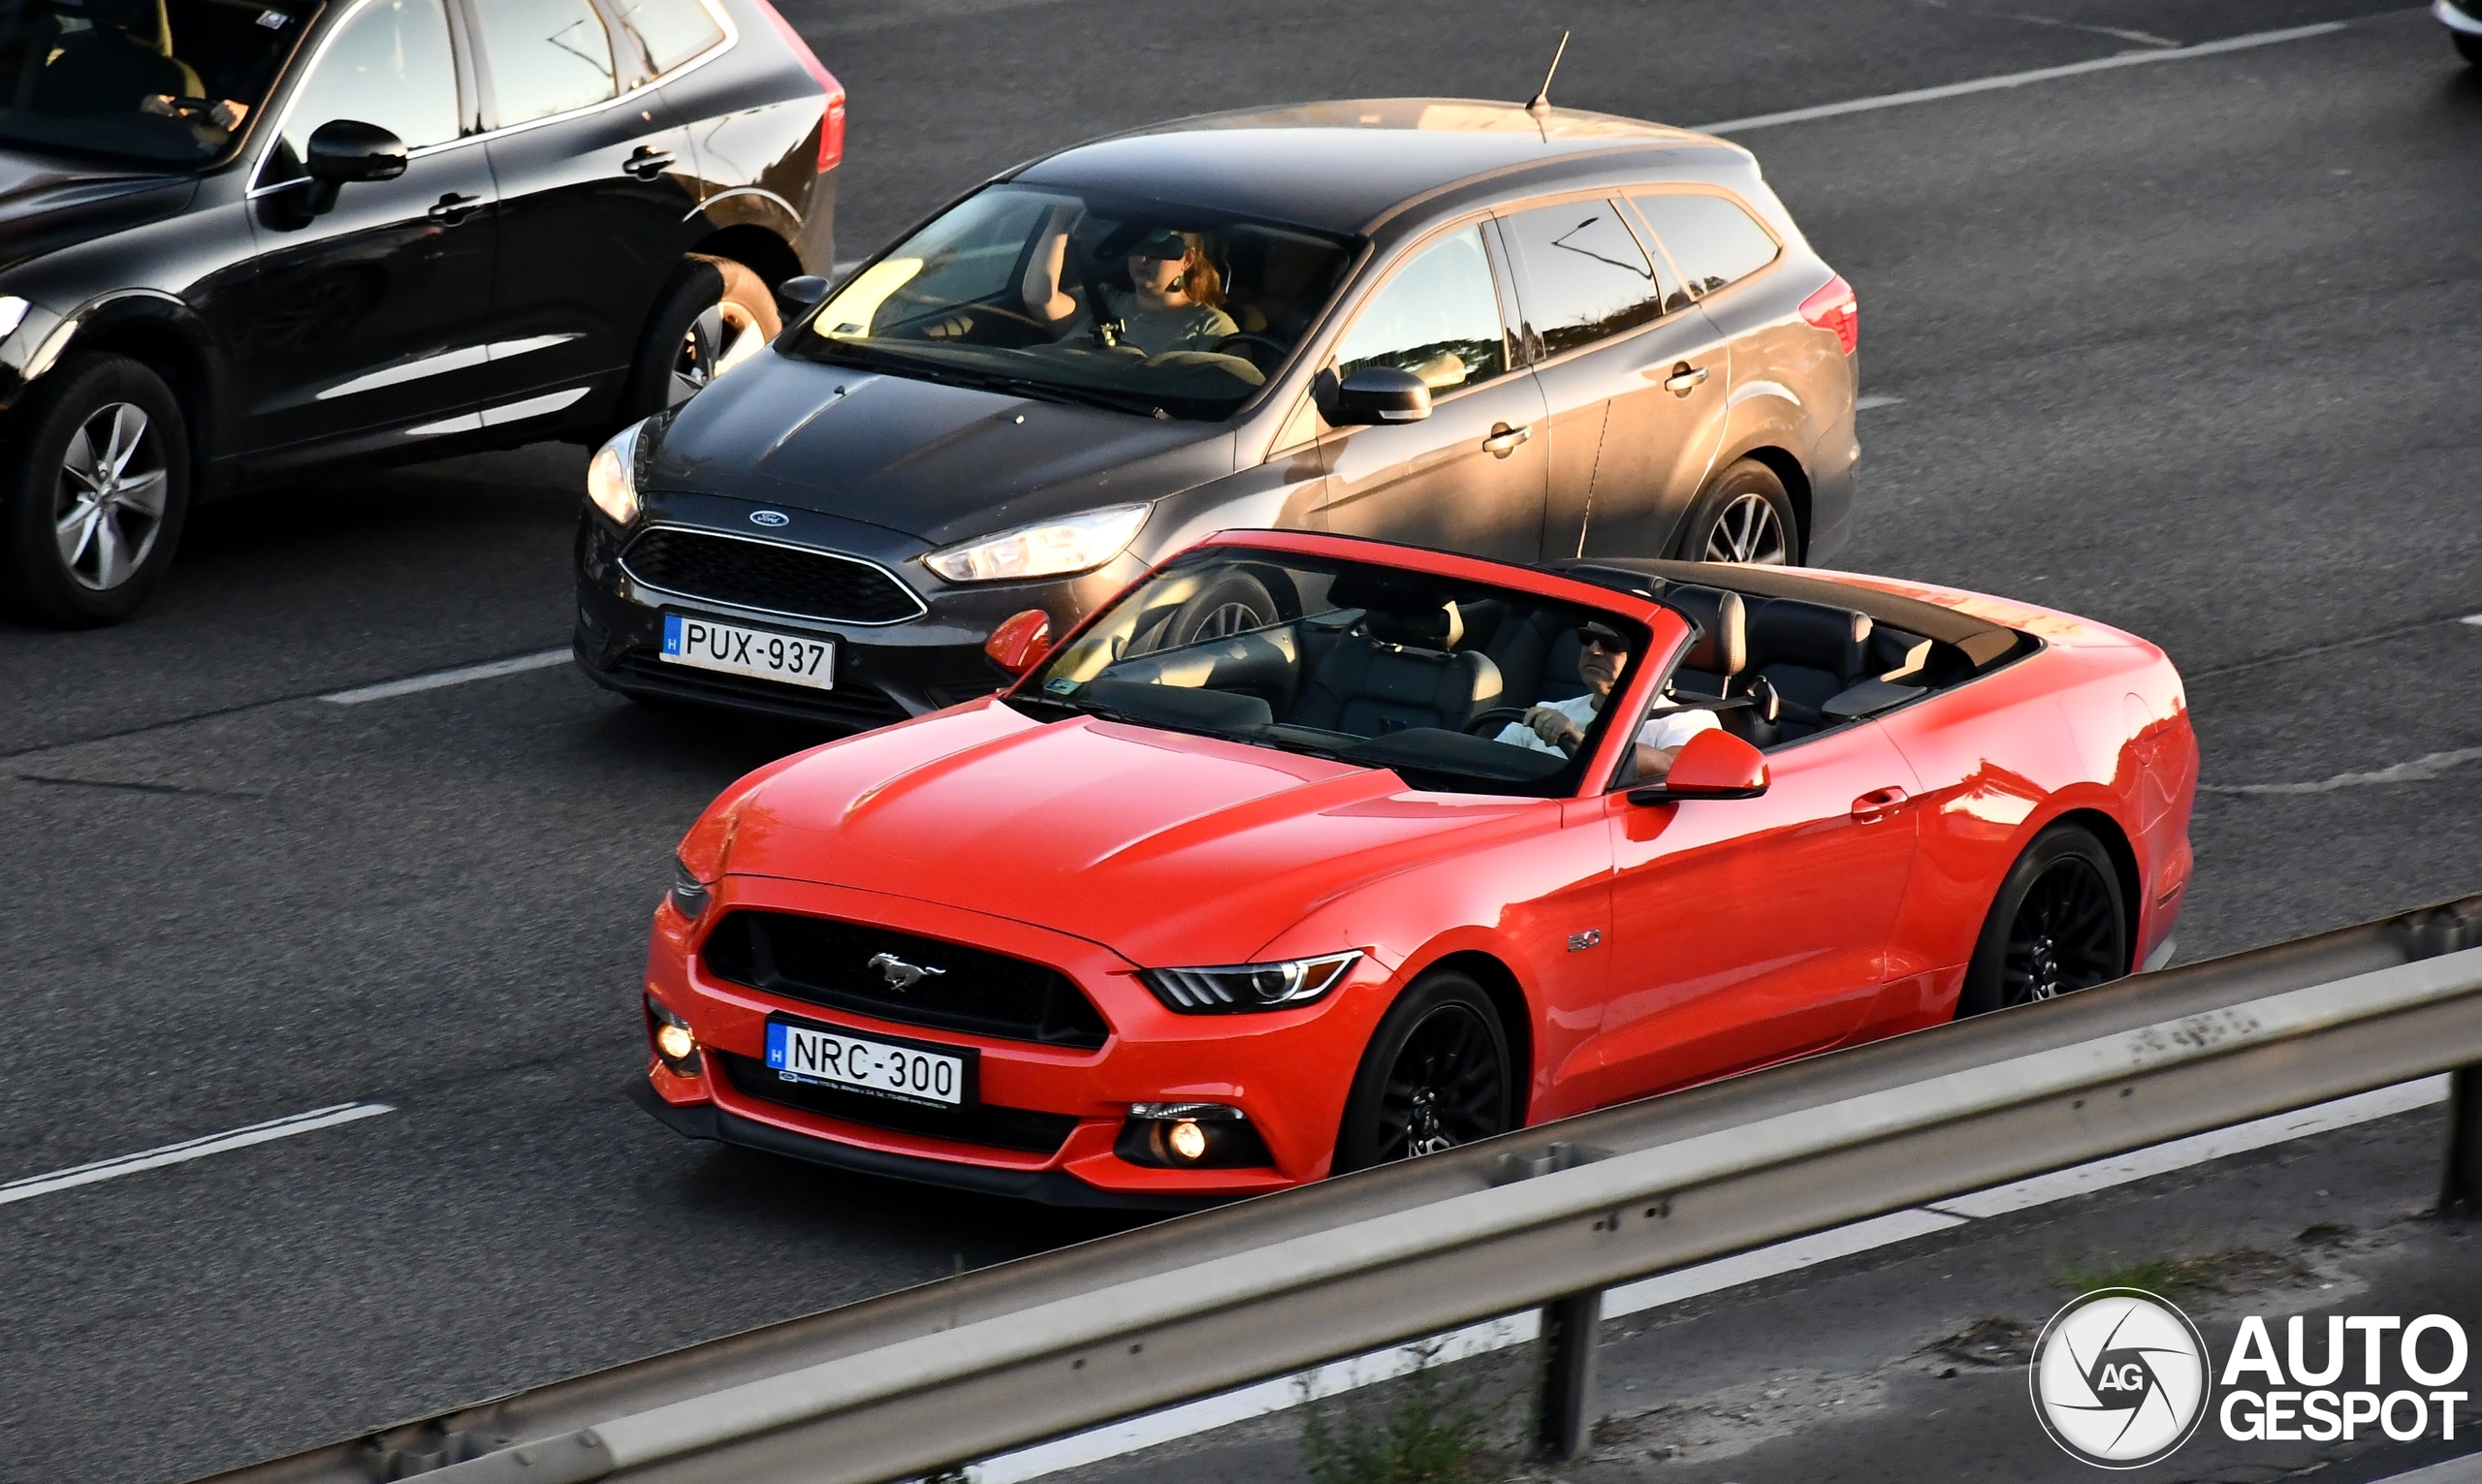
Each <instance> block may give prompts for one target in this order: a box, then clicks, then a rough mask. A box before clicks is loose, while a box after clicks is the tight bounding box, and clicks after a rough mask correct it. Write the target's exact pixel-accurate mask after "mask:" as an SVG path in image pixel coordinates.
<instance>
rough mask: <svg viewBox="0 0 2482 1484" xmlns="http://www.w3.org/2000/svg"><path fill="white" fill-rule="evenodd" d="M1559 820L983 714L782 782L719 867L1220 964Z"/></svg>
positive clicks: (836, 750)
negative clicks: (1360, 898)
mask: <svg viewBox="0 0 2482 1484" xmlns="http://www.w3.org/2000/svg"><path fill="white" fill-rule="evenodd" d="M1557 807H1558V805H1556V804H1551V803H1547V802H1546V801H1543V800H1535V799H1499V798H1479V797H1470V798H1469V797H1462V796H1444V795H1433V794H1417V793H1414V792H1412V791H1411V790H1409V789H1408V788H1407V787H1406V785H1405V783H1404V781H1403V780H1402V779H1401V778H1399V777H1398V776H1397V775H1396V774H1393V773H1390V772H1387V771H1385V770H1382V769H1369V768H1356V767H1352V766H1350V765H1348V764H1344V763H1338V762H1333V761H1330V760H1327V759H1323V758H1314V757H1303V756H1297V755H1294V754H1290V753H1285V752H1279V751H1276V750H1274V749H1272V748H1266V747H1253V746H1247V745H1243V744H1241V743H1237V742H1223V741H1220V740H1217V739H1213V738H1202V737H1193V736H1189V735H1186V734H1181V733H1169V732H1159V731H1154V730H1150V729H1147V728H1143V727H1135V726H1130V725H1126V724H1123V723H1119V722H1112V721H1104V720H1100V719H1098V718H1093V717H1074V718H1070V719H1066V720H1061V721H1053V722H1036V721H1034V720H1032V719H1031V718H1029V717H1027V716H1025V715H1023V714H1021V713H1019V712H1018V711H1016V710H1012V709H1011V708H1009V707H1008V706H1007V705H1006V704H1005V703H1003V702H1000V701H997V700H994V701H986V702H983V703H981V704H979V705H976V706H971V707H967V708H962V709H960V710H952V711H943V712H939V713H936V714H934V715H931V716H927V717H924V718H922V719H921V720H919V721H915V722H912V723H908V724H906V725H901V726H896V727H890V728H888V729H886V730H883V731H879V732H875V733H870V734H867V735H865V736H862V737H857V738H852V739H849V740H847V741H844V742H834V743H830V744H829V745H827V746H825V747H822V748H820V749H818V750H817V751H815V752H813V753H811V754H810V755H808V756H807V757H804V758H802V759H800V760H799V761H797V762H794V763H792V764H791V765H790V766H788V767H785V768H783V769H782V771H780V772H778V773H776V774H774V775H773V776H772V777H770V778H768V779H767V781H765V782H764V783H762V784H760V785H759V786H758V787H757V788H756V789H755V790H754V791H753V792H751V793H750V794H749V795H748V798H747V800H746V802H745V803H744V804H743V805H742V806H741V811H740V817H739V819H738V821H737V822H736V823H735V825H734V826H733V835H732V845H731V849H730V853H729V856H728V857H727V860H726V863H725V866H726V869H727V870H728V871H729V872H731V873H732V874H735V875H759V876H772V877H779V878H790V879H795V880H806V881H817V882H823V883H827V884H831V885H835V886H842V887H851V888H856V889H860V890H864V891H872V892H879V893H885V894H888V895H891V896H898V897H907V898H912V899H914V900H924V901H936V902H939V903H940V904H943V905H947V906H954V907H961V908H964V909H967V910H970V911H974V912H982V913H987V914H990V915H993V916H997V917H1004V918H1009V919H1013V920H1015V921H1019V922H1025V923H1030V924H1033V925H1034V926H1037V927H1042V928H1047V929H1050V930H1052V931H1059V932H1067V933H1071V934H1074V935H1076V936H1079V937H1083V938H1086V939H1088V940H1089V941H1092V942H1097V943H1100V944H1102V945H1104V946H1105V947H1107V948H1110V949H1112V950H1114V951H1115V952H1117V953H1119V954H1120V955H1121V956H1122V957H1124V958H1126V959H1128V960H1130V962H1132V963H1137V964H1140V965H1142V966H1171V965H1181V964H1199V963H1246V962H1250V961H1251V960H1253V958H1254V957H1255V956H1257V955H1258V954H1259V953H1260V952H1261V951H1262V950H1263V949H1265V948H1267V947H1268V946H1269V945H1270V943H1271V942H1272V941H1273V940H1274V939H1275V938H1276V936H1277V935H1278V934H1280V933H1282V932H1283V931H1285V930H1286V929H1288V928H1290V927H1292V926H1293V925H1294V924H1296V923H1299V922H1300V921H1301V920H1302V919H1303V918H1304V917H1306V916H1308V915H1309V914H1310V913H1311V912H1312V911H1314V910H1315V909H1317V908H1318V907H1320V906H1321V905H1324V904H1325V903H1327V902H1329V901H1332V900H1335V899H1336V898H1337V897H1338V896H1339V895H1341V894H1343V893H1344V892H1347V891H1349V890H1351V889H1352V888H1353V887H1355V886H1357V885H1360V884H1363V883H1365V882H1368V881H1372V880H1376V879H1379V878H1381V877H1384V876H1388V875H1393V874H1395V873H1396V872H1398V871H1401V870H1403V869H1405V868H1408V867H1411V866H1414V865H1417V864H1419V863H1421V862H1424V861H1428V860H1432V859H1436V858H1437V857H1438V856H1440V855H1441V854H1442V853H1444V852H1447V851H1449V850H1455V849H1462V848H1468V847H1471V846H1475V845H1480V844H1481V843H1485V842H1487V841H1488V840H1490V839H1492V838H1496V837H1500V836H1503V835H1506V834H1509V833H1511V832H1517V831H1522V830H1525V829H1529V828H1532V827H1533V826H1534V824H1535V822H1536V821H1538V820H1539V818H1540V815H1541V813H1542V811H1543V810H1544V809H1546V808H1549V809H1556V808H1557ZM1320 946H1325V947H1332V946H1370V945H1320Z"/></svg>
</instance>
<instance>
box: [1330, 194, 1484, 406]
mask: <svg viewBox="0 0 2482 1484" xmlns="http://www.w3.org/2000/svg"><path fill="white" fill-rule="evenodd" d="M1366 365H1392V366H1395V367H1396V368H1398V369H1399V370H1406V371H1411V372H1413V373H1414V374H1415V375H1416V376H1419V377H1420V378H1421V379H1422V380H1424V381H1426V382H1428V383H1430V388H1431V390H1432V391H1433V392H1450V391H1454V390H1455V389H1456V388H1458V387H1470V386H1474V385H1475V384H1477V383H1479V382H1485V381H1489V380H1490V379H1491V378H1492V377H1494V376H1497V375H1499V374H1500V373H1501V372H1503V371H1505V370H1507V369H1508V368H1509V353H1508V339H1507V336H1506V334H1505V332H1503V331H1502V329H1501V326H1500V296H1499V289H1498V287H1497V286H1496V284H1495V283H1494V281H1493V279H1492V277H1491V260H1490V257H1489V255H1488V254H1486V253H1484V252H1483V250H1482V229H1481V228H1480V226H1479V225H1478V226H1472V227H1464V228H1460V229H1458V230H1457V231H1455V232H1452V233H1449V234H1448V236H1447V237H1443V238H1441V239H1440V240H1438V241H1436V242H1433V243H1432V244H1431V245H1430V246H1428V247H1425V248H1423V249H1422V250H1421V252H1420V253H1418V254H1417V255H1416V256H1415V258H1414V260H1413V261H1412V262H1410V263H1408V264H1406V265H1405V266H1404V267H1403V268H1398V269H1397V270H1396V274H1395V276H1394V277H1392V278H1389V279H1388V280H1387V283H1386V286H1385V287H1384V288H1382V289H1381V290H1380V291H1379V293H1378V295H1377V297H1375V298H1374V299H1372V300H1371V301H1370V303H1369V304H1368V305H1366V306H1364V308H1363V309H1362V312H1361V318H1359V319H1357V320H1355V321H1354V322H1353V328H1352V330H1351V331H1349V332H1346V334H1345V338H1344V342H1343V343H1342V344H1340V345H1338V346H1337V347H1336V371H1337V374H1338V375H1340V376H1351V375H1352V373H1353V372H1355V371H1357V370H1360V369H1361V368H1362V367H1363V366H1366Z"/></svg>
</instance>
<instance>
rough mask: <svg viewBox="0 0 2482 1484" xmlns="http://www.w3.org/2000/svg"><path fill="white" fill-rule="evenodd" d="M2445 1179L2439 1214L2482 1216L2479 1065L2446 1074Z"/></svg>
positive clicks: (2481, 1086) (2481, 1078) (2481, 1073)
mask: <svg viewBox="0 0 2482 1484" xmlns="http://www.w3.org/2000/svg"><path fill="white" fill-rule="evenodd" d="M2447 1086H2448V1094H2447V1179H2446V1181H2445V1182H2444V1183H2443V1184H2441V1186H2440V1189H2439V1215H2440V1216H2466V1217H2471V1216H2482V1066H2467V1067H2459V1068H2458V1069H2457V1070H2455V1071H2453V1072H2451V1073H2449V1074H2448V1084H2447Z"/></svg>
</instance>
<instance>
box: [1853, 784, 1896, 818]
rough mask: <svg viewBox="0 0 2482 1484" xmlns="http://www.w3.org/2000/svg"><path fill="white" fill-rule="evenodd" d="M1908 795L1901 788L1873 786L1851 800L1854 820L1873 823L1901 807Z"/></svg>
mask: <svg viewBox="0 0 2482 1484" xmlns="http://www.w3.org/2000/svg"><path fill="white" fill-rule="evenodd" d="M1908 797H1909V796H1908V795H1907V794H1906V793H1905V791H1904V790H1903V789H1900V788H1896V787H1893V786H1890V787H1887V788H1874V789H1872V790H1870V791H1869V792H1868V793H1866V794H1863V795H1862V797H1861V798H1859V799H1856V800H1854V801H1853V818H1854V822H1855V823H1857V824H1865V825H1866V824H1875V823H1877V822H1878V821H1880V820H1882V819H1885V818H1887V817H1888V816H1889V815H1891V814H1893V813H1894V812H1895V811H1896V810H1898V809H1900V808H1903V807H1904V802H1905V800H1906V799H1907V798H1908Z"/></svg>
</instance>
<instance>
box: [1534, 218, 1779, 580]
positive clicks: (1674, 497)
mask: <svg viewBox="0 0 2482 1484" xmlns="http://www.w3.org/2000/svg"><path fill="white" fill-rule="evenodd" d="M1500 230H1501V232H1502V234H1503V235H1504V236H1505V237H1507V238H1508V240H1509V242H1510V243H1511V249H1512V252H1513V255H1514V256H1515V258H1516V260H1517V265H1518V270H1517V293H1518V295H1519V297H1520V298H1521V299H1522V300H1523V302H1524V305H1525V321H1526V337H1527V340H1528V343H1529V344H1530V345H1532V346H1533V347H1534V349H1535V353H1536V355H1537V356H1538V357H1539V358H1540V360H1539V363H1538V364H1537V365H1536V367H1535V375H1536V376H1537V377H1538V378H1540V379H1541V381H1542V383H1543V400H1544V402H1545V403H1546V404H1547V406H1548V407H1549V410H1550V418H1551V447H1552V456H1553V461H1552V468H1551V491H1550V497H1549V503H1548V507H1547V509H1546V511H1545V514H1544V518H1543V554H1544V555H1545V556H1581V555H1608V556H1669V555H1671V554H1672V553H1671V552H1669V551H1667V550H1665V543H1666V542H1667V540H1669V538H1670V536H1671V530H1672V526H1673V524H1674V523H1675V522H1676V521H1678V519H1679V517H1680V515H1681V513H1682V512H1683V511H1685V510H1686V509H1687V508H1688V505H1689V502H1690V501H1691V500H1692V499H1693V498H1695V497H1696V495H1697V493H1698V489H1699V486H1700V485H1701V484H1702V483H1703V481H1704V480H1705V477H1706V468H1707V464H1708V463H1709V462H1710V461H1711V460H1712V459H1713V458H1714V456H1715V450H1716V448H1717V447H1718V446H1719V445H1720V444H1721V443H1722V441H1723V436H1724V401H1725V392H1726V388H1727V387H1728V386H1729V384H1730V382H1731V375H1730V367H1729V363H1728V361H1727V359H1726V357H1727V349H1726V347H1725V345H1724V343H1723V340H1722V337H1721V336H1720V335H1718V334H1717V333H1716V332H1715V331H1714V329H1713V327H1712V326H1711V325H1709V324H1708V323H1707V321H1706V319H1705V317H1704V315H1703V314H1702V313H1701V312H1700V310H1699V308H1698V306H1697V304H1696V303H1695V302H1693V301H1692V300H1691V298H1690V296H1689V295H1688V294H1687V293H1685V292H1683V290H1682V288H1681V286H1680V285H1679V284H1678V283H1677V282H1676V281H1673V279H1672V273H1671V268H1670V266H1669V265H1668V264H1666V265H1662V266H1661V267H1658V263H1659V259H1658V258H1655V257H1650V256H1649V255H1648V253H1647V252H1646V249H1645V244H1644V243H1643V242H1641V241H1640V240H1639V237H1638V235H1637V233H1636V231H1634V230H1633V227H1632V224H1631V222H1630V220H1629V216H1628V212H1627V210H1626V208H1624V207H1622V206H1621V205H1618V204H1616V203H1614V202H1611V201H1609V200H1607V199H1605V198H1602V197H1586V198H1581V199H1574V200H1569V201H1563V202H1556V203H1553V204H1551V205H1542V206H1535V207H1532V208H1529V209H1526V210H1521V211H1515V212H1511V213H1510V214H1509V215H1508V216H1506V217H1504V218H1502V220H1501V222H1500Z"/></svg>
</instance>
